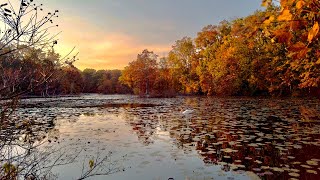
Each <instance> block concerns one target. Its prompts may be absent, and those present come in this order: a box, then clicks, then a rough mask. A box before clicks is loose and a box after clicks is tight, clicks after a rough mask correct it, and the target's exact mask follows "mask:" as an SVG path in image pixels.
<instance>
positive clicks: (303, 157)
mask: <svg viewBox="0 0 320 180" xmlns="http://www.w3.org/2000/svg"><path fill="white" fill-rule="evenodd" d="M101 97H103V98H102V99H108V98H106V97H105V96H101ZM95 98H98V99H99V97H95ZM128 98H129V99H128ZM93 102H94V101H93ZM112 102H113V103H114V104H117V105H114V106H111V105H101V104H100V105H99V106H97V107H94V106H90V107H82V108H76V109H74V108H64V107H60V108H56V111H57V113H58V112H62V111H64V112H67V113H64V114H69V115H68V116H67V115H65V116H64V117H58V118H57V121H56V122H57V123H56V134H55V135H56V136H58V141H59V146H63V145H68V146H70V148H69V150H70V151H72V150H74V149H84V150H85V151H83V153H82V155H83V156H84V155H85V154H94V153H95V152H96V151H98V150H99V151H106V152H107V151H112V152H113V155H112V159H114V160H119V162H118V163H119V164H121V166H123V167H125V169H126V170H125V171H124V172H120V173H116V174H113V175H110V176H108V178H110V179H168V178H170V177H172V178H175V179H185V178H187V177H188V178H189V179H211V178H212V177H214V178H215V179H227V178H229V179H233V178H234V179H250V178H256V177H257V176H256V175H258V176H259V177H260V178H265V179H290V178H297V179H319V178H320V175H319V174H320V169H319V167H320V166H319V163H320V148H319V147H320V135H319V134H320V132H319V131H320V125H319V123H317V122H306V117H305V116H303V115H302V114H303V112H301V111H302V110H301V109H303V108H307V109H312V110H313V111H314V112H319V101H317V100H299V99H296V100H271V99H246V98H226V99H221V98H192V97H190V98H175V99H147V100H145V99H139V98H132V97H126V96H120V98H118V99H113V101H112ZM128 102H129V104H128ZM141 103H142V104H144V105H142V106H139V104H141ZM109 104H110V103H109ZM130 104H131V105H130ZM77 107H79V106H77ZM188 108H191V109H194V110H195V112H194V113H193V114H192V116H190V117H185V116H183V115H182V114H181V112H182V111H183V110H185V109H188ZM53 111H54V110H53ZM53 143H54V142H53ZM56 143H57V142H56ZM57 145H58V144H57ZM77 167H78V168H77ZM55 171H57V172H59V174H60V178H61V179H65V178H67V179H70V178H72V177H77V174H78V173H79V164H78V165H68V166H67V167H58V168H56V169H55ZM252 172H254V173H255V174H256V175H254V174H253V173H252ZM100 178H101V179H105V177H100ZM95 179H96V178H95Z"/></svg>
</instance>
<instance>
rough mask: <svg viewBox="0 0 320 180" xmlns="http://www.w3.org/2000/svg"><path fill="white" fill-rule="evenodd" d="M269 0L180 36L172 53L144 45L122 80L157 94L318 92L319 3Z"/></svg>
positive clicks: (139, 90) (314, 0) (144, 93)
mask: <svg viewBox="0 0 320 180" xmlns="http://www.w3.org/2000/svg"><path fill="white" fill-rule="evenodd" d="M268 2H269V4H268ZM270 2H271V1H263V5H265V6H267V8H266V10H264V11H256V12H255V13H254V14H252V15H249V16H247V17H244V18H238V19H235V20H233V21H222V22H221V23H220V24H218V25H208V26H206V27H204V28H203V29H202V30H201V31H200V32H199V33H198V35H197V37H196V38H195V39H192V38H189V37H184V38H182V39H181V40H177V41H176V42H175V44H174V45H173V46H172V50H171V51H170V52H169V54H168V56H167V57H163V58H160V59H159V58H158V56H157V55H156V54H154V53H153V52H152V51H148V50H144V51H143V52H142V53H141V54H139V55H138V56H137V59H136V60H134V61H132V62H130V63H129V65H128V66H127V67H125V69H124V70H123V74H122V76H121V78H120V80H121V82H122V83H124V84H126V85H128V86H129V87H130V88H132V89H133V91H134V93H136V94H139V95H141V96H155V97H157V96H164V97H170V96H174V95H176V94H202V95H272V96H305V95H318V96H319V95H320V88H319V85H320V41H319V33H318V31H319V20H320V14H319V7H320V2H319V1H317V0H310V1H302V0H297V1H281V7H277V6H274V5H271V4H270Z"/></svg>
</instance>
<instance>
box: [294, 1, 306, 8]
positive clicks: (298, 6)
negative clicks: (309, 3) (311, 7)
mask: <svg viewBox="0 0 320 180" xmlns="http://www.w3.org/2000/svg"><path fill="white" fill-rule="evenodd" d="M304 4H305V2H304V1H303V0H300V1H298V2H297V4H296V8H297V9H298V10H299V9H301V8H302V7H303V5H304Z"/></svg>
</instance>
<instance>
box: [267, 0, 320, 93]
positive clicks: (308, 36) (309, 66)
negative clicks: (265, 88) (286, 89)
mask: <svg viewBox="0 0 320 180" xmlns="http://www.w3.org/2000/svg"><path fill="white" fill-rule="evenodd" d="M262 2H263V3H262V5H263V6H269V5H270V4H271V3H272V0H263V1H262ZM280 5H281V11H280V12H279V13H276V14H274V15H270V16H269V17H268V18H267V19H266V20H265V21H264V24H265V25H266V26H269V27H270V26H273V24H277V26H278V27H279V28H278V29H275V30H270V32H269V33H270V34H271V36H270V38H272V40H273V41H274V43H280V44H282V45H283V46H284V47H285V55H286V57H287V62H286V65H285V66H281V67H279V68H281V70H282V71H285V73H286V76H287V79H288V80H286V81H285V83H286V84H287V86H290V87H291V88H293V89H296V86H297V89H300V90H302V91H309V92H310V91H311V90H312V91H314V90H315V91H319V84H320V71H319V68H320V66H319V65H320V60H319V59H320V51H319V47H320V45H319V21H320V14H319V8H320V2H319V1H318V0H281V1H280ZM295 84H297V85H295ZM292 86H293V87H292Z"/></svg>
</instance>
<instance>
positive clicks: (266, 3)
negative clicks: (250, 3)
mask: <svg viewBox="0 0 320 180" xmlns="http://www.w3.org/2000/svg"><path fill="white" fill-rule="evenodd" d="M271 2H272V0H262V4H261V6H263V7H268V6H269V5H270V4H271Z"/></svg>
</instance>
